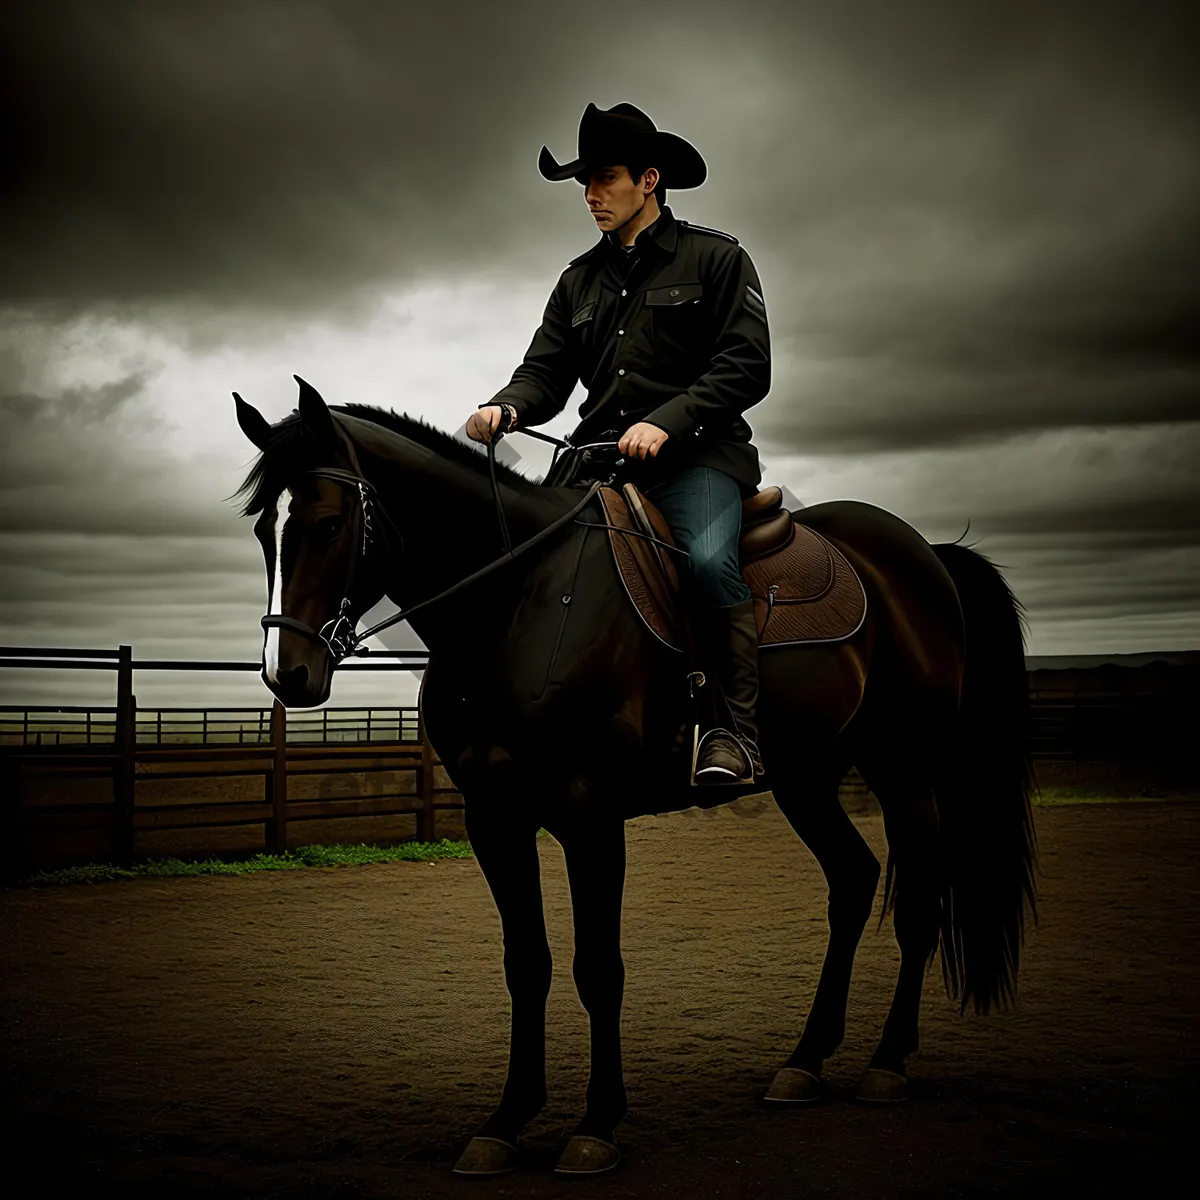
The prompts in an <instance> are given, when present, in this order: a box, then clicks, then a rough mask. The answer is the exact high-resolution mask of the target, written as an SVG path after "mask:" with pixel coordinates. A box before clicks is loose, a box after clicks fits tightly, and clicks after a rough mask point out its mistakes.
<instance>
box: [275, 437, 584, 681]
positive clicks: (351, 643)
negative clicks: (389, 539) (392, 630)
mask: <svg viewBox="0 0 1200 1200" xmlns="http://www.w3.org/2000/svg"><path fill="white" fill-rule="evenodd" d="M506 416H507V414H506ZM504 423H505V421H502V422H501V426H503V424H504ZM497 432H498V433H499V436H503V433H502V431H501V430H498V431H497ZM522 432H525V433H528V434H529V435H530V436H531V437H539V438H541V439H542V440H543V441H547V442H553V443H554V444H555V445H556V446H557V447H558V448H559V449H561V448H563V447H564V446H566V445H567V443H565V442H560V441H558V439H557V438H552V437H549V436H548V435H547V434H544V433H542V434H538V433H534V432H533V431H532V430H523V431H522ZM495 441H496V439H495V438H493V439H492V441H489V442H488V444H487V452H488V470H489V474H490V476H491V482H492V492H493V494H494V496H495V499H496V512H497V515H498V517H499V521H500V536H501V539H502V541H503V542H504V554H503V555H502V556H501V557H500V558H497V559H495V560H493V561H492V562H490V563H488V564H487V565H486V566H484V567H481V568H480V569H479V570H478V571H474V572H472V574H470V575H468V576H467V577H466V578H465V579H460V580H459V581H458V582H457V583H454V584H451V585H450V586H449V587H448V588H444V589H443V590H442V591H440V592H438V593H437V595H435V596H430V597H428V598H427V599H425V600H422V601H421V602H420V603H419V604H414V605H412V607H411V608H407V609H404V610H402V611H400V612H396V613H393V614H392V615H391V616H390V617H388V618H387V619H386V620H384V621H380V622H379V623H378V624H376V625H372V626H371V627H370V629H366V630H364V631H363V632H362V633H358V632H356V630H355V624H356V622H353V621H352V620H351V618H350V604H351V601H350V592H351V589H352V586H353V583H354V572H355V566H356V565H357V563H358V560H359V557H360V556H361V557H362V558H363V559H365V558H366V557H367V551H368V548H369V546H370V544H371V542H372V540H373V533H374V531H373V529H372V524H371V509H372V505H374V506H376V507H377V508H378V509H379V512H380V515H381V516H382V518H383V520H384V521H386V523H387V524H388V526H390V528H391V530H392V532H393V533H394V534H395V535H396V536H397V538H398V539H399V542H400V552H401V553H403V552H404V535H403V534H401V532H400V530H399V529H398V528H397V527H396V523H395V522H394V521H393V520H392V519H391V517H390V516H389V515H388V512H387V509H385V508H384V506H383V503H382V502H381V501H380V500H379V497H378V493H377V492H376V490H375V487H374V485H373V484H372V483H371V482H370V480H368V479H367V478H366V477H365V476H364V475H363V473H362V468H361V467H360V466H359V463H358V455H357V454H356V453H355V451H354V444H353V442H351V441H350V440H349V438H346V439H345V445H346V450H347V452H348V454H349V457H350V461H351V464H352V465H353V467H354V470H353V471H345V470H342V469H341V468H340V467H313V468H311V469H310V470H308V471H307V472H305V473H306V474H308V475H318V476H321V477H322V478H325V479H332V480H334V481H335V482H337V483H343V484H348V485H349V486H351V487H354V488H355V489H356V491H357V494H358V508H359V511H360V512H361V514H362V518H361V519H362V534H363V537H362V551H361V555H360V554H359V553H356V554H355V555H354V557H353V558H351V560H350V569H349V571H348V573H347V576H346V583H345V586H344V587H343V589H342V602H341V604H340V605H339V606H338V613H337V616H336V617H333V618H331V619H330V620H328V621H326V622H325V624H324V625H322V626H321V628H320V629H319V630H316V629H313V628H312V627H311V626H309V625H306V624H305V623H304V622H303V621H298V620H296V619H295V618H294V617H285V616H282V615H278V614H273V613H268V614H267V615H266V616H264V617H263V618H262V619H261V621H260V622H259V623H260V624H261V625H262V627H263V628H264V629H271V628H277V629H289V630H291V631H292V632H294V633H301V634H303V635H304V636H305V637H309V638H313V639H314V640H315V641H319V642H323V643H324V644H325V647H326V649H327V650H328V651H329V654H330V655H331V657H332V658H333V660H334V663H335V664H336V663H339V662H341V661H342V659H344V658H346V657H347V656H348V655H351V654H354V655H357V656H360V657H361V656H364V655H366V654H368V653H369V650H368V648H367V647H365V646H362V643H363V642H365V641H366V640H367V638H369V637H373V636H374V635H375V634H377V633H379V632H380V630H383V629H387V628H389V627H390V626H392V625H397V624H399V623H400V622H401V621H404V620H407V619H408V618H409V617H410V616H411V615H412V614H413V613H415V612H418V611H419V610H420V609H423V608H427V607H429V605H431V604H436V603H437V602H438V601H439V600H444V599H445V598H446V597H447V596H452V595H453V594H454V593H455V592H458V591H461V590H462V589H463V588H466V587H468V586H470V585H471V584H473V583H475V582H477V581H478V580H480V579H482V578H484V577H485V576H486V575H490V574H491V573H492V572H493V571H495V570H498V569H499V568H500V567H502V566H505V565H506V564H507V563H509V562H511V561H512V560H513V559H515V558H517V557H518V556H519V555H521V554H524V553H525V551H527V550H529V549H532V547H534V546H536V545H537V544H538V543H539V542H541V541H544V540H545V539H546V538H548V537H549V536H550V535H551V534H552V533H555V532H556V531H557V530H559V529H561V528H562V527H563V526H564V525H566V524H567V523H568V522H569V521H571V520H573V519H574V518H575V517H577V516H578V515H579V513H581V512H582V511H583V509H584V508H585V507H586V506H587V505H588V504H589V503H590V501H591V499H592V497H593V496H595V495H596V493H597V492H598V491H599V490H600V489H601V488H602V487H603V486H604V483H603V481H601V480H595V481H593V483H592V484H591V486H590V487H589V488H588V490H587V492H586V494H585V495H584V496H583V498H582V499H581V500H580V501H579V503H578V504H576V505H574V506H573V507H572V508H571V510H570V511H569V512H566V513H564V514H563V515H562V516H561V517H558V518H557V519H556V520H554V521H553V522H551V523H550V524H549V525H547V526H546V528H545V529H541V530H539V531H538V532H537V533H535V534H534V535H533V536H532V537H530V538H527V539H526V540H525V541H523V542H522V543H521V544H520V545H519V546H516V547H514V546H513V545H512V543H511V540H510V538H509V536H508V523H507V521H506V520H505V517H504V504H503V502H502V501H501V499H500V488H499V485H498V483H497V482H496V446H495ZM577 448H578V449H582V447H577ZM557 457H558V450H557V449H556V450H555V458H557ZM585 524H586V522H585Z"/></svg>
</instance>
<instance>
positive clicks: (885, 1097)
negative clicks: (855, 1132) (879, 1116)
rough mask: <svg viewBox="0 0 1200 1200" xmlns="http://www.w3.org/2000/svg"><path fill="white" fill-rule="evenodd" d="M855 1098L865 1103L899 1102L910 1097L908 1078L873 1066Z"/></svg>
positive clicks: (865, 1076) (863, 1078)
mask: <svg viewBox="0 0 1200 1200" xmlns="http://www.w3.org/2000/svg"><path fill="white" fill-rule="evenodd" d="M854 1098H855V1100H861V1101H862V1102H863V1103H864V1104H898V1103H899V1102H900V1101H901V1100H907V1099H908V1080H907V1079H906V1078H905V1077H904V1076H903V1075H900V1074H897V1072H895V1071H885V1070H883V1068H882V1067H871V1068H870V1069H869V1070H868V1071H867V1073H866V1074H865V1075H864V1076H863V1077H862V1082H861V1083H860V1084H859V1085H858V1091H857V1092H855V1093H854Z"/></svg>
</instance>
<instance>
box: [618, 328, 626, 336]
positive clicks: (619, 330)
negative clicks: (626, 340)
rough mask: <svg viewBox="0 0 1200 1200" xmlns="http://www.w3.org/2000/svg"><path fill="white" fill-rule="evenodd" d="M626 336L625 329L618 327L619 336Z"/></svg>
mask: <svg viewBox="0 0 1200 1200" xmlns="http://www.w3.org/2000/svg"><path fill="white" fill-rule="evenodd" d="M624 336H625V330H623V329H618V330H617V337H624Z"/></svg>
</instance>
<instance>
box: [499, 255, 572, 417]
mask: <svg viewBox="0 0 1200 1200" xmlns="http://www.w3.org/2000/svg"><path fill="white" fill-rule="evenodd" d="M578 382H579V358H578V355H577V352H576V349H575V346H574V344H573V340H572V338H571V303H570V297H569V296H568V294H567V285H566V283H565V282H564V280H563V278H562V277H560V278H559V281H558V283H557V284H555V287H554V291H553V292H552V293H551V294H550V299H549V301H548V302H547V304H546V309H545V312H544V313H543V314H542V323H541V326H540V327H539V328H538V330H537V332H536V333H535V334H534V335H533V341H531V342H530V343H529V349H528V350H526V351H525V360H524V362H522V363H521V365H520V366H519V367H518V368H517V369H516V370H515V371H514V372H513V376H512V379H511V380H510V381H509V382H508V384H507V385H506V386H504V387H503V388H501V389H500V391H498V392H497V393H496V394H495V395H494V396H493V397H492V398H491V399H490V400H488V401H486V402H485V403H484V404H480V405H479V407H480V408H485V407H486V406H487V405H488V404H511V405H512V406H513V407H514V408H515V409H516V410H517V421H518V423H519V424H521V425H541V424H543V423H544V422H546V421H549V420H550V419H551V418H552V417H556V416H557V415H558V414H559V413H560V412H562V410H563V409H564V408H565V407H566V406H567V401H568V400H569V399H570V398H571V393H572V392H573V391H574V390H575V385H576V383H578Z"/></svg>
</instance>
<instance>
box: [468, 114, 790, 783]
mask: <svg viewBox="0 0 1200 1200" xmlns="http://www.w3.org/2000/svg"><path fill="white" fill-rule="evenodd" d="M538 169H539V170H540V171H541V174H542V176H543V177H544V178H546V179H550V180H556V181H561V180H566V179H574V180H576V182H578V183H580V184H583V185H584V187H585V189H586V190H585V193H584V196H585V199H586V201H587V205H588V209H589V210H590V213H591V216H592V219H593V221H594V222H595V224H596V227H597V228H598V229H600V230H601V238H600V241H599V242H597V243H596V244H595V245H594V246H593V247H592V248H591V249H590V250H588V251H586V252H585V253H583V254H581V255H580V256H579V257H578V258H575V259H572V260H571V262H570V263H568V264H567V267H566V269H565V270H564V271H563V273H562V275H561V276H560V278H559V280H558V283H557V285H556V286H555V288H554V291H553V294H552V295H551V297H550V301H549V303H548V304H547V306H546V310H545V313H544V315H543V318H542V325H541V328H540V329H538V331H537V332H536V333H535V334H534V336H533V341H532V342H531V344H530V346H529V349H528V351H527V352H526V354H525V360H524V362H523V363H522V364H521V365H520V366H519V367H518V368H517V369H516V371H515V372H514V373H513V376H512V380H511V381H510V382H509V384H508V385H507V386H506V387H504V388H502V389H501V390H500V391H499V392H498V393H497V394H496V395H495V396H494V397H493V398H492V399H491V400H489V401H488V402H487V403H486V404H482V405H480V406H479V409H478V411H477V412H475V413H472V414H471V417H470V419H469V420H468V422H467V434H468V435H469V436H470V437H472V438H473V439H474V440H476V441H480V442H487V441H489V440H490V439H491V437H492V435H493V434H494V433H495V431H496V430H497V429H498V428H499V426H500V423H501V421H502V419H503V413H504V411H505V410H507V413H508V419H509V425H508V428H509V429H512V428H517V427H519V426H522V425H524V426H530V425H540V424H542V423H543V422H545V421H548V420H550V419H551V418H552V417H554V416H556V415H557V414H558V413H559V412H561V411H562V409H563V408H564V407H565V406H566V403H567V401H568V399H569V398H570V396H571V392H572V391H573V390H574V387H575V384H576V382H577V381H579V380H580V379H582V380H583V383H584V385H585V386H586V388H587V391H588V394H587V399H586V400H585V401H584V403H583V404H582V405H581V406H580V409H579V415H580V418H581V420H580V424H579V426H578V427H577V428H576V429H575V430H574V432H573V433H572V434H571V436H570V437H569V439H568V440H569V441H570V442H571V443H572V444H573V445H582V444H584V443H586V442H595V441H603V440H615V439H616V438H617V435H618V434H620V437H619V445H618V449H619V451H620V453H621V454H622V455H623V456H624V457H625V463H626V470H625V477H626V478H628V479H631V480H632V481H633V482H634V483H635V484H636V485H637V486H638V487H639V488H640V489H641V490H643V491H644V492H645V493H646V495H647V496H648V497H649V498H650V500H651V501H653V503H654V504H655V505H656V506H657V507H658V508H659V510H660V511H661V512H662V514H663V517H664V518H665V519H666V521H667V523H668V525H669V526H670V528H671V531H672V535H673V536H674V538H675V540H676V542H677V543H678V544H679V545H680V546H681V548H682V549H684V550H686V551H687V552H688V553H689V555H690V558H689V559H684V560H682V561H683V564H684V568H683V569H684V579H685V583H686V584H687V588H688V591H689V592H690V600H691V602H692V609H693V612H694V623H695V625H696V632H697V635H698V636H697V643H698V646H699V649H700V654H701V659H702V662H703V664H704V666H705V668H706V669H709V670H712V669H713V668H715V671H714V673H715V674H716V676H717V678H718V680H719V683H720V687H721V691H722V692H723V694H724V696H725V699H726V701H727V704H728V707H729V709H730V713H731V716H732V724H733V726H734V728H733V729H726V728H724V727H723V726H724V724H725V723H724V722H723V723H722V725H721V726H719V727H717V728H714V729H712V730H709V731H708V732H706V734H705V736H704V738H703V740H702V742H701V745H700V749H699V754H698V756H697V763H696V775H695V779H696V782H697V784H702V785H710V784H726V785H728V784H741V783H749V782H752V781H753V779H754V776H755V775H761V774H762V763H761V761H760V759H759V753H758V747H757V739H758V730H757V725H756V723H755V703H756V700H757V696H758V634H757V629H756V627H755V622H754V606H753V601H752V600H751V599H750V589H749V588H748V587H747V586H746V583H745V580H743V578H742V574H741V570H740V567H739V564H738V538H739V535H740V533H741V518H742V501H743V499H745V498H746V497H747V496H750V495H753V493H754V492H756V491H757V490H758V485H759V482H760V479H761V474H760V471H759V465H758V453H757V451H756V450H755V449H754V447H753V446H752V445H751V444H750V438H751V431H750V427H749V425H748V424H747V423H746V422H745V420H743V419H742V415H741V414H742V413H743V412H745V411H746V410H747V409H748V408H750V407H751V406H753V405H755V404H757V403H758V402H759V401H760V400H761V399H762V398H763V397H764V396H765V395H766V394H767V391H768V389H769V387H770V383H771V351H770V338H769V334H768V328H767V315H766V308H765V306H764V303H763V297H762V289H761V287H760V284H759V280H758V275H757V273H756V271H755V269H754V264H753V263H752V262H751V261H750V256H749V255H748V254H747V253H746V251H745V250H744V249H742V248H741V246H739V245H738V242H737V239H736V238H734V237H731V236H730V235H729V234H726V233H721V232H719V231H717V230H714V229H705V228H703V227H702V226H698V225H689V224H688V223H687V222H686V221H679V220H677V219H676V218H675V216H674V214H673V213H672V212H671V209H670V208H669V207H668V206H667V205H666V196H667V192H666V189H667V187H668V186H669V187H676V188H694V187H699V185H700V184H701V183H703V182H704V179H705V177H706V175H707V167H706V166H705V163H704V160H703V158H701V157H700V154H699V152H698V151H697V150H696V149H695V148H694V147H693V146H692V145H691V144H690V143H688V142H686V141H685V140H684V139H683V138H681V137H678V136H677V135H676V134H673V133H665V132H662V131H660V130H658V129H656V127H655V125H654V123H653V121H651V120H650V118H649V117H648V116H647V115H646V114H645V113H644V112H642V111H641V110H640V109H637V108H635V107H634V106H633V105H632V104H617V105H615V106H614V107H613V108H610V109H604V110H602V109H598V108H597V107H596V106H595V105H594V104H589V105H588V107H587V110H586V111H585V112H584V114H583V119H582V120H581V121H580V124H579V154H578V157H577V158H576V159H575V161H573V162H569V163H566V164H559V163H558V162H557V161H556V160H555V159H554V157H553V156H552V155H551V154H550V151H549V149H548V148H547V147H545V146H543V147H542V152H541V156H540V157H539V160H538Z"/></svg>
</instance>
